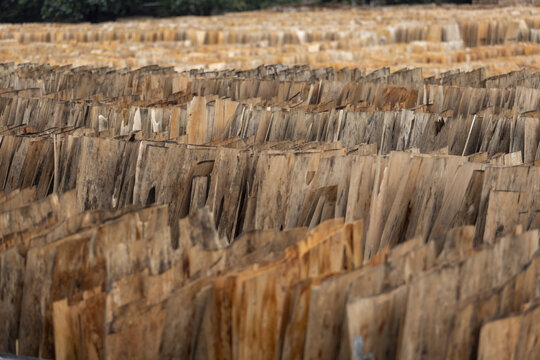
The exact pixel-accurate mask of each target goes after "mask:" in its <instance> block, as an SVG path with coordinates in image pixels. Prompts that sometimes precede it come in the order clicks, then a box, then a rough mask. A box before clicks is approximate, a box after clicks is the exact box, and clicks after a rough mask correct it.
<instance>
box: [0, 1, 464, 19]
mask: <svg viewBox="0 0 540 360" xmlns="http://www.w3.org/2000/svg"><path fill="white" fill-rule="evenodd" d="M429 1H431V0H0V22H35V21H58V22H80V21H91V22H99V21H109V20H114V19H117V18H119V17H125V16H181V15H213V14H222V13H225V12H230V11H244V10H257V9H261V8H266V7H270V6H278V5H288V4H317V3H337V2H342V3H356V4H358V5H361V4H372V5H382V4H388V5H391V4H405V3H425V2H429ZM436 1H438V0H436ZM441 2H444V0H441ZM453 2H470V0H453Z"/></svg>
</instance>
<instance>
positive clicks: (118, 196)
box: [0, 63, 540, 360]
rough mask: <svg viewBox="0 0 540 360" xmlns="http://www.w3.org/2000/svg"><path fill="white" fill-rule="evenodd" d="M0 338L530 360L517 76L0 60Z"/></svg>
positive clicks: (533, 173)
mask: <svg viewBox="0 0 540 360" xmlns="http://www.w3.org/2000/svg"><path fill="white" fill-rule="evenodd" d="M0 86H1V88H0V352H10V353H18V354H22V355H27V356H36V357H41V358H56V359H75V358H84V359H139V358H140V359H178V358H180V359H184V358H193V359H254V358H258V359H276V358H279V359H298V358H304V359H365V358H369V357H370V356H373V357H374V358H375V359H377V360H379V359H471V358H478V359H499V358H500V359H537V358H538V357H539V356H540V344H539V343H538V341H537V339H538V338H539V337H540V328H539V327H538V325H537V324H538V323H539V321H540V283H538V281H537V279H539V278H540V251H539V250H538V248H539V241H540V76H539V74H538V73H535V72H533V71H531V70H530V69H522V70H520V71H515V72H508V73H503V74H499V75H496V76H488V72H487V71H486V69H483V68H479V69H475V70H473V71H469V72H467V71H465V72H462V71H452V72H449V73H443V74H440V75H437V76H426V75H424V73H423V70H422V69H420V68H411V69H402V70H399V71H391V69H389V68H380V69H377V70H375V71H373V72H366V71H365V70H361V69H349V68H345V69H341V70H339V71H336V70H334V69H332V68H325V69H311V68H310V67H308V66H286V65H274V66H261V67H258V68H253V69H247V70H224V71H203V70H193V71H187V72H177V71H175V70H174V69H172V68H162V67H158V66H150V67H145V68H141V69H138V70H128V69H124V70H118V69H113V68H94V67H72V66H51V65H32V64H20V65H16V64H13V63H6V64H2V65H0Z"/></svg>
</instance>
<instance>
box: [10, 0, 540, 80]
mask: <svg viewBox="0 0 540 360" xmlns="http://www.w3.org/2000/svg"><path fill="white" fill-rule="evenodd" d="M280 10H281V11H279V10H278V11H271V10H266V11H259V12H245V13H236V14H226V15H220V16H210V17H181V18H169V19H124V20H122V21H118V22H107V23H101V24H88V23H86V24H22V25H21V24H0V62H6V61H14V62H16V63H24V62H35V63H39V64H47V63H48V64H52V65H71V64H75V65H77V66H83V65H91V66H110V67H114V68H124V67H130V68H137V67H141V66H147V65H155V64H158V65H161V66H174V67H175V68H176V69H177V70H178V71H184V70H190V69H193V68H204V69H207V70H218V69H219V70H224V69H235V68H236V69H247V68H254V67H257V66H259V65H261V64H273V63H283V64H287V65H295V64H306V65H310V66H313V67H334V68H336V69H337V68H341V67H345V66H349V67H355V66H358V63H359V62H361V63H362V67H363V68H365V69H367V70H368V71H373V70H375V69H377V68H381V67H384V66H389V67H391V68H392V70H397V69H399V68H400V67H402V66H403V64H408V65H409V66H417V67H423V68H424V70H425V72H426V74H429V75H434V74H439V73H441V72H445V71H449V70H453V69H456V68H458V67H461V68H462V69H465V70H472V69H474V68H476V67H480V66H485V67H486V69H487V71H488V75H498V74H501V73H504V72H508V71H510V70H519V69H521V68H522V67H524V66H527V67H531V68H533V69H535V70H540V9H539V8H538V7H537V6H536V7H535V6H533V5H528V6H515V5H514V6H508V7H506V8H504V9H501V8H498V7H491V8H488V7H485V6H453V5H444V6H425V5H424V6H399V7H356V6H353V7H351V6H342V7H334V8H332V9H329V8H324V9H320V8H314V7H306V8H302V7H297V8H295V9H294V11H292V9H280Z"/></svg>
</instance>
